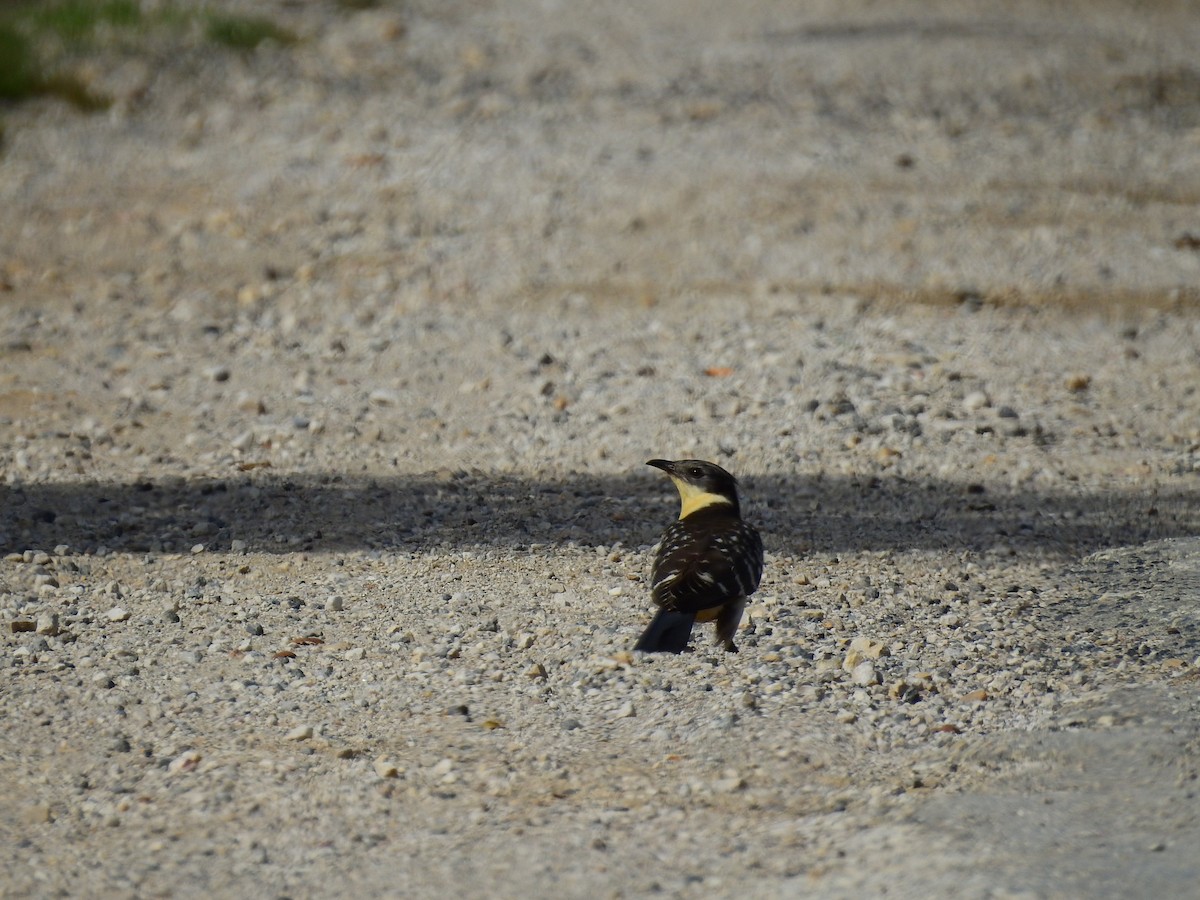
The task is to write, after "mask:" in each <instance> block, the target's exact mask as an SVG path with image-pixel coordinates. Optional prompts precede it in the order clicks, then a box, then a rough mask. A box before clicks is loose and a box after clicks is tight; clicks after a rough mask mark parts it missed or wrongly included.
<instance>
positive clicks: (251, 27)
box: [204, 14, 296, 50]
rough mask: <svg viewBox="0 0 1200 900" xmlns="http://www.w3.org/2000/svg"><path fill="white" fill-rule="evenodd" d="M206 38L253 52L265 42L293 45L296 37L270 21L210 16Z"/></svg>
mask: <svg viewBox="0 0 1200 900" xmlns="http://www.w3.org/2000/svg"><path fill="white" fill-rule="evenodd" d="M204 34H205V36H206V37H207V38H208V39H209V40H210V41H212V42H213V43H216V44H223V45H224V46H226V47H232V48H233V49H234V50H253V49H254V48H255V47H257V46H258V45H259V44H261V43H263V42H264V41H275V42H276V43H277V44H291V43H294V42H295V40H296V36H295V35H293V34H292V33H291V32H290V31H288V30H287V29H285V28H280V27H279V26H278V25H276V24H275V23H274V22H272V21H270V20H269V19H260V18H257V17H255V16H224V15H216V14H214V15H210V16H209V17H208V24H207V25H206V26H205V28H204Z"/></svg>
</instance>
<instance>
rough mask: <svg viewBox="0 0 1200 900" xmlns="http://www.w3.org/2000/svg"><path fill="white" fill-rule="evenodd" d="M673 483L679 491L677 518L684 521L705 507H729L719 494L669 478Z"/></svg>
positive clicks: (728, 503) (727, 499)
mask: <svg viewBox="0 0 1200 900" xmlns="http://www.w3.org/2000/svg"><path fill="white" fill-rule="evenodd" d="M670 477H671V480H672V481H673V482H675V487H676V488H677V489H678V490H679V501H680V505H679V518H681V519H684V518H687V517H688V516H690V515H691V514H692V513H694V512H697V511H699V510H702V509H704V508H705V507H706V506H714V505H716V504H718V503H724V504H726V505H730V502H729V498H728V497H722V496H721V495H720V494H712V493H709V492H708V491H706V490H704V489H703V488H698V487H696V486H695V485H694V484H688V483H687V482H686V481H683V480H682V479H679V478H676V477H675V476H674V475H672V476H670Z"/></svg>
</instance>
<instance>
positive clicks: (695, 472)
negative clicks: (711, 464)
mask: <svg viewBox="0 0 1200 900" xmlns="http://www.w3.org/2000/svg"><path fill="white" fill-rule="evenodd" d="M688 474H689V475H691V476H692V477H693V478H703V477H704V470H703V469H702V468H700V467H699V466H692V469H691V471H690V472H688Z"/></svg>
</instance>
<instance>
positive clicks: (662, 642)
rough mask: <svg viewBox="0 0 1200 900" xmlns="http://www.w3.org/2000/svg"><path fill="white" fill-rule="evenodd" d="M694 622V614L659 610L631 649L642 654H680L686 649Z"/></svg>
mask: <svg viewBox="0 0 1200 900" xmlns="http://www.w3.org/2000/svg"><path fill="white" fill-rule="evenodd" d="M695 621H696V614H695V613H687V612H679V611H678V610H674V609H660V610H659V611H658V612H657V613H655V615H654V618H653V619H652V620H651V622H650V624H649V625H648V626H647V627H646V630H645V631H644V632H643V633H642V636H641V637H640V638H639V639H638V642H637V643H636V644H634V645H633V649H634V650H641V651H642V652H643V653H682V652H683V651H684V650H686V649H687V645H688V639H689V638H690V637H691V636H692V624H693V623H694V622H695Z"/></svg>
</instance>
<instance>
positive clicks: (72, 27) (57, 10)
mask: <svg viewBox="0 0 1200 900" xmlns="http://www.w3.org/2000/svg"><path fill="white" fill-rule="evenodd" d="M29 20H30V22H31V23H32V24H33V25H34V27H36V28H38V29H41V30H43V31H49V32H53V33H54V34H57V35H59V36H60V37H62V38H63V40H66V41H81V40H83V39H85V38H87V37H88V36H89V35H90V34H91V33H92V32H93V31H94V30H95V29H96V26H97V25H99V24H101V23H105V24H108V25H112V26H114V27H116V28H132V27H134V26H136V25H139V24H141V21H142V8H141V6H139V5H138V3H137V0H99V2H96V0H92V2H89V0H65V2H62V3H50V4H41V5H39V6H38V7H37V8H36V9H35V10H34V11H33V13H32V14H31V15H30V16H29Z"/></svg>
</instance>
